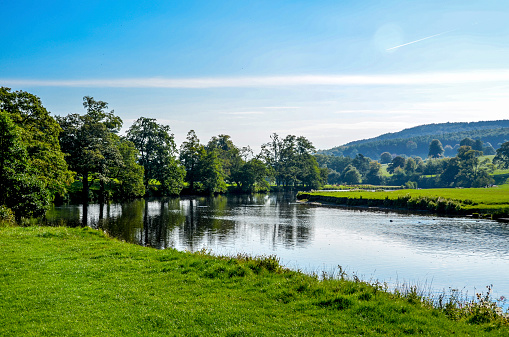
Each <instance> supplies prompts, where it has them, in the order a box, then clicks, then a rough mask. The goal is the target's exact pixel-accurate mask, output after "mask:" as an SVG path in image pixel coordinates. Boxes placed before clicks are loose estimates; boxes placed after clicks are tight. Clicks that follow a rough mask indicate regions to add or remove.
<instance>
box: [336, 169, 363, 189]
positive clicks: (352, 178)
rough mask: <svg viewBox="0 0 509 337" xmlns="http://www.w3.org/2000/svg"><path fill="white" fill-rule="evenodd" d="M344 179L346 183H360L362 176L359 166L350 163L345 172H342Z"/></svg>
mask: <svg viewBox="0 0 509 337" xmlns="http://www.w3.org/2000/svg"><path fill="white" fill-rule="evenodd" d="M341 176H342V180H343V181H344V182H345V184H349V185H356V184H360V183H361V181H362V177H361V174H360V172H359V171H358V170H357V168H356V167H355V166H353V165H348V166H347V167H346V168H345V170H344V171H343V173H342V174H341Z"/></svg>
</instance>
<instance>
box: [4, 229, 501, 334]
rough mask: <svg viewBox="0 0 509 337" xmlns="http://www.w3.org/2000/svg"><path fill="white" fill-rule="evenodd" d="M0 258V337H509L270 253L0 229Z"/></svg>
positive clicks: (486, 313)
mask: <svg viewBox="0 0 509 337" xmlns="http://www.w3.org/2000/svg"><path fill="white" fill-rule="evenodd" d="M0 256H2V258H1V259H0V298H1V301H0V322H1V323H2V324H0V335H1V336H59V335H61V336H98V335H100V336H134V335H136V336H139V335H141V336H174V335H178V336H181V335H185V336H210V335H222V336H263V335H267V336H277V335H281V336H283V335H310V336H317V335H322V336H323V335H338V334H344V335H352V336H357V335H363V336H375V335H389V336H391V335H392V336H400V335H428V336H448V335H453V334H454V335H461V336H507V335H508V334H509V329H508V327H507V325H504V324H506V323H504V320H503V319H501V318H494V316H493V315H492V310H491V309H490V310H484V309H482V308H481V307H479V306H477V309H478V310H477V309H476V310H477V311H475V310H470V311H471V313H470V314H468V315H467V314H462V312H463V313H466V312H465V311H458V310H449V311H444V310H439V309H433V308H430V307H429V305H426V304H425V303H422V302H421V301H420V299H419V298H418V297H417V296H412V295H410V296H407V297H406V298H403V297H400V296H397V295H393V294H388V293H385V292H383V291H382V290H381V289H380V288H377V287H373V286H370V285H367V284H365V283H362V282H354V281H347V280H325V281H319V280H318V279H317V278H316V277H312V276H307V275H303V274H301V273H298V272H292V271H288V270H284V269H282V268H281V267H280V266H279V265H278V263H277V261H276V260H275V259H274V258H265V259H252V258H248V257H238V258H235V259H233V258H218V257H212V256H210V255H207V254H204V253H185V252H177V251H175V250H171V249H169V250H163V251H158V250H154V249H151V248H145V247H140V246H135V245H131V244H126V243H122V242H119V241H116V240H113V239H110V238H108V237H106V236H104V235H103V234H102V233H101V232H98V231H95V230H91V229H89V228H83V229H82V228H75V229H71V228H45V227H27V228H19V227H7V228H0ZM446 313H448V314H449V316H452V317H454V319H452V318H451V317H448V316H447V314H446Z"/></svg>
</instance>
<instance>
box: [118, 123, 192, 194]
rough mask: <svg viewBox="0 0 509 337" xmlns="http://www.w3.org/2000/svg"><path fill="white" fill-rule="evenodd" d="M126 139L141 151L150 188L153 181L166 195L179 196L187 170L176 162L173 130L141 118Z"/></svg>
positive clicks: (139, 159)
mask: <svg viewBox="0 0 509 337" xmlns="http://www.w3.org/2000/svg"><path fill="white" fill-rule="evenodd" d="M127 139H128V140H130V141H131V142H133V144H134V146H135V147H136V149H137V150H138V151H139V158H138V161H139V163H140V164H141V165H142V166H143V167H144V172H145V173H144V182H145V187H146V188H147V189H148V187H149V182H150V180H151V179H155V180H157V181H159V182H160V183H161V186H162V189H163V193H164V194H170V195H177V194H179V193H180V191H181V190H182V188H183V186H184V175H185V169H184V167H183V166H182V165H181V164H180V161H179V160H178V159H177V147H176V145H175V140H174V136H173V134H171V133H170V127H169V126H167V125H161V124H158V123H157V122H156V120H155V119H153V118H147V117H140V118H138V120H136V121H135V122H134V123H133V125H131V127H130V128H129V130H128V131H127Z"/></svg>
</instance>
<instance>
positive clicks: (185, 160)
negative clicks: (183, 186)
mask: <svg viewBox="0 0 509 337" xmlns="http://www.w3.org/2000/svg"><path fill="white" fill-rule="evenodd" d="M202 147H203V145H201V144H200V140H199V139H198V136H196V133H195V132H194V130H190V131H189V132H188V133H187V138H186V141H184V142H183V143H182V145H181V146H180V161H181V163H182V165H183V166H184V169H185V171H186V175H185V181H186V182H187V183H188V184H189V188H190V189H191V191H194V189H195V187H194V184H195V182H196V181H198V180H199V175H200V172H199V171H200V168H199V163H200V158H201V156H202Z"/></svg>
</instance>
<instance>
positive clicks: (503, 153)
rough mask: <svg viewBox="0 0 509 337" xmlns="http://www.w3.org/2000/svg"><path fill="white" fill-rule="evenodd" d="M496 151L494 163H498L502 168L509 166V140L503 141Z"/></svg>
mask: <svg viewBox="0 0 509 337" xmlns="http://www.w3.org/2000/svg"><path fill="white" fill-rule="evenodd" d="M496 153H497V154H496V155H495V158H493V164H495V165H498V166H499V167H500V168H502V169H506V168H509V142H505V143H503V144H502V145H501V146H500V148H499V149H497V152H496Z"/></svg>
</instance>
